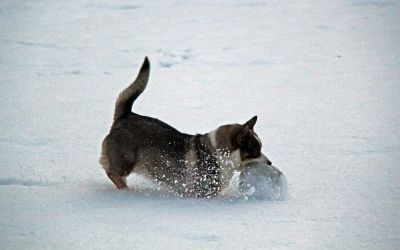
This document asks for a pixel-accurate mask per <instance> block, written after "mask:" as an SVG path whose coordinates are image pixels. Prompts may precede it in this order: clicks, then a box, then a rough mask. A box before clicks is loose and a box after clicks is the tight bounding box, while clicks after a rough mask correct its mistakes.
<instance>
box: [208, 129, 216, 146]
mask: <svg viewBox="0 0 400 250" xmlns="http://www.w3.org/2000/svg"><path fill="white" fill-rule="evenodd" d="M208 139H210V141H211V145H212V146H213V147H214V148H217V129H216V130H213V131H211V132H210V133H208Z"/></svg>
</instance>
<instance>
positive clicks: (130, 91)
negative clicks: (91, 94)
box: [114, 56, 150, 121]
mask: <svg viewBox="0 0 400 250" xmlns="http://www.w3.org/2000/svg"><path fill="white" fill-rule="evenodd" d="M149 75H150V62H149V59H148V58H147V56H146V57H145V59H144V62H143V65H142V67H141V68H140V71H139V74H138V76H137V77H136V79H135V81H134V82H133V83H131V85H129V86H128V87H127V88H126V89H124V90H123V91H122V92H121V93H120V94H119V96H118V98H117V101H116V102H115V111H114V121H116V120H118V119H120V118H122V117H123V116H125V115H126V114H129V113H130V112H131V110H132V105H133V102H134V101H135V100H136V98H138V97H139V95H140V94H141V93H142V92H143V91H144V89H145V88H146V85H147V82H148V80H149Z"/></svg>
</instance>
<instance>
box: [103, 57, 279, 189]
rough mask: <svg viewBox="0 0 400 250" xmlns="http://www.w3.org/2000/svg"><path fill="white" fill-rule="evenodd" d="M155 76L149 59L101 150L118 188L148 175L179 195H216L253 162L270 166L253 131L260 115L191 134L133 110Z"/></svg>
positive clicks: (123, 98) (122, 100)
mask: <svg viewBox="0 0 400 250" xmlns="http://www.w3.org/2000/svg"><path fill="white" fill-rule="evenodd" d="M149 74H150V62H149V60H148V58H147V57H146V58H145V59H144V62H143V65H142V66H141V68H140V71H139V74H138V76H137V78H136V79H135V80H134V82H133V83H132V84H130V85H129V86H128V87H127V88H126V89H124V90H123V91H122V92H121V93H120V94H119V96H118V98H117V100H116V102H115V112H114V121H113V124H112V127H111V130H110V132H109V134H108V135H107V136H106V137H105V139H104V140H103V143H102V147H101V156H100V160H99V162H100V164H101V165H102V166H103V169H104V170H105V172H106V174H107V176H108V178H109V179H110V180H111V181H112V182H113V183H114V184H115V186H116V187H117V188H118V189H127V188H128V186H127V182H126V177H127V176H128V175H129V174H131V173H137V174H141V175H144V176H146V177H148V178H150V179H152V180H153V181H155V182H156V183H159V184H162V185H164V186H166V187H167V188H169V190H171V191H173V192H175V193H176V194H178V195H180V196H185V197H212V196H216V195H218V194H219V193H220V192H221V190H223V189H224V188H226V187H227V186H228V185H229V182H230V180H231V177H232V176H233V173H234V171H240V168H241V166H243V165H244V164H247V163H249V162H252V161H258V162H263V163H266V164H268V165H271V164H272V163H271V161H270V160H269V159H268V158H267V157H266V156H265V155H263V154H262V153H261V147H262V144H261V141H260V139H259V137H258V136H257V134H256V133H255V132H254V125H255V123H256V121H257V116H254V117H253V118H251V119H250V120H248V121H247V122H245V123H244V124H229V125H223V126H220V127H219V128H217V129H215V130H213V131H211V132H209V133H206V134H196V135H189V134H185V133H181V132H179V131H178V130H176V129H175V128H173V127H171V126H170V125H168V124H166V123H164V122H162V121H160V120H158V119H155V118H151V117H147V116H142V115H139V114H136V113H133V112H132V111H131V109H132V105H133V103H134V101H135V100H136V99H137V98H138V97H139V95H140V94H141V93H142V92H143V91H144V90H145V88H146V85H147V82H148V80H149Z"/></svg>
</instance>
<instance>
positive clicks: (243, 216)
mask: <svg viewBox="0 0 400 250" xmlns="http://www.w3.org/2000/svg"><path fill="white" fill-rule="evenodd" d="M399 10H400V3H399V2H398V1H375V0H337V1H311V0H305V1H302V2H301V3H300V2H297V1H287V0H282V1H273V0H270V1H187V2H186V1H172V0H171V1H170V0H166V1H157V2H156V1H154V2H150V1H135V3H131V2H129V1H126V2H125V1H118V2H110V1H64V2H53V1H35V2H29V1H1V3H0V34H1V37H0V91H1V92H0V93H1V99H0V105H1V107H2V109H1V113H0V114H1V115H0V118H1V122H0V244H1V246H2V249H46V248H49V249H54V248H60V249H77V248H80V249H110V248H113V249H188V248H193V249H263V248H269V249H395V248H397V247H398V246H399V245H400V226H399V225H400V213H399V211H400V182H399V180H400V168H399V160H400V115H399V110H400V84H399V80H400V71H399V66H400V47H399V46H398V45H399V44H400V16H399V14H398V13H399ZM146 55H147V56H149V58H150V61H151V65H152V72H151V77H150V82H149V85H148V88H147V89H146V91H145V92H144V93H143V95H142V96H141V97H140V98H139V99H138V101H137V102H136V103H135V106H134V110H135V111H136V112H138V113H140V114H145V115H149V116H152V117H157V118H158V119H161V120H163V121H165V122H167V123H169V124H171V125H172V126H174V127H175V128H177V129H179V130H181V131H184V132H187V133H206V132H209V131H211V130H213V129H215V128H216V127H218V126H219V125H222V124H226V123H232V122H245V121H247V120H248V119H249V118H251V117H252V116H253V115H258V122H257V124H256V126H255V130H256V132H257V133H258V135H259V137H260V138H261V140H262V142H263V152H264V153H265V154H266V155H267V156H268V158H269V159H270V160H271V161H272V162H273V164H274V165H275V166H277V167H278V168H279V169H280V170H281V171H282V172H283V173H284V175H285V176H286V178H287V181H288V185H289V198H288V199H286V200H284V201H273V202H269V201H250V200H248V201H246V200H244V199H231V198H229V197H225V198H224V197H221V198H219V199H197V200H196V199H182V198H179V197H174V196H172V195H169V194H164V193H163V192H162V191H161V190H160V191H157V190H153V189H152V187H153V186H152V184H151V183H149V182H147V181H145V180H143V179H141V178H140V177H138V176H132V177H131V178H129V180H128V182H129V185H130V186H131V187H133V189H132V190H131V191H129V192H120V191H118V190H116V189H115V188H114V187H113V185H112V184H111V182H110V181H109V180H107V178H106V176H105V174H104V173H103V171H102V169H101V168H100V166H99V164H98V157H99V154H100V144H101V141H102V139H103V138H104V136H105V135H106V134H107V133H108V130H109V128H110V125H111V122H112V113H113V108H114V101H115V98H116V97H117V95H118V93H119V91H121V90H122V89H123V88H124V87H126V86H127V85H128V84H129V83H130V82H131V81H132V80H133V78H134V77H135V76H136V73H137V70H138V68H139V66H140V64H141V62H142V60H143V58H144V56H146Z"/></svg>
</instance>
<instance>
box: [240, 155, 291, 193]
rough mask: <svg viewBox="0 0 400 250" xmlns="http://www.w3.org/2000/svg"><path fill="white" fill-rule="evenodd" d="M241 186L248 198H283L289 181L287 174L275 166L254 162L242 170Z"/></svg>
mask: <svg viewBox="0 0 400 250" xmlns="http://www.w3.org/2000/svg"><path fill="white" fill-rule="evenodd" d="M239 188H240V191H241V193H242V194H243V195H244V197H245V198H246V199H256V200H283V199H284V198H285V196H286V192H287V183H286V179H285V176H284V175H283V174H282V172H281V171H280V170H279V169H278V168H276V167H275V166H271V165H267V164H265V163H258V162H253V163H249V164H247V165H246V166H244V168H243V170H242V171H241V173H240V177H239Z"/></svg>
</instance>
